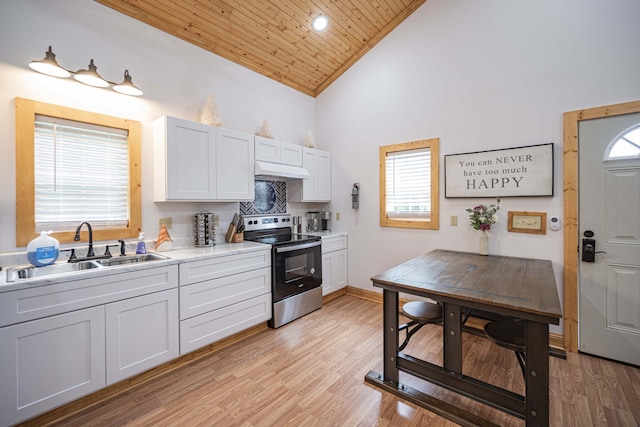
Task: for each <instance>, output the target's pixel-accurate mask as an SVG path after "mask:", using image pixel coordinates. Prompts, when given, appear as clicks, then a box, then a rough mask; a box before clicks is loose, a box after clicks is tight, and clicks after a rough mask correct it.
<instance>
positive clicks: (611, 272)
mask: <svg viewBox="0 0 640 427" xmlns="http://www.w3.org/2000/svg"><path fill="white" fill-rule="evenodd" d="M629 132H634V133H633V134H632V138H631V140H630V141H627V140H624V139H623V140H622V141H621V142H620V144H622V145H626V146H627V148H629V149H630V151H629V152H628V154H630V155H628V156H626V157H624V156H623V157H616V156H615V152H613V154H614V156H613V158H612V156H611V155H610V153H609V151H610V150H611V147H612V145H613V142H614V141H618V140H619V137H620V136H621V135H625V134H626V135H629ZM638 134H640V113H637V114H629V115H622V116H615V117H606V118H600V119H594V120H585V121H581V122H580V124H579V132H578V135H579V147H580V150H579V156H580V159H579V182H580V192H579V193H580V196H579V203H580V206H579V217H578V220H579V227H578V229H579V233H580V236H579V242H580V247H579V251H580V257H581V261H580V264H579V318H578V332H579V337H578V349H579V350H580V351H581V352H585V353H590V354H594V355H597V356H602V357H606V358H610V359H614V360H618V361H621V362H626V363H631V364H634V365H639V366H640V156H638V155H637V153H638V150H640V147H638V145H639V144H640V141H639V140H638V139H636V138H638V136H636V135H638ZM629 144H630V145H629ZM634 146H636V148H634ZM618 147H620V146H618ZM584 239H591V240H593V241H594V242H595V245H594V246H595V250H593V248H589V247H588V246H586V245H587V244H592V245H593V241H589V240H587V241H585V240H584ZM591 252H595V253H594V254H593V259H594V260H593V262H589V261H588V258H589V256H590V255H591Z"/></svg>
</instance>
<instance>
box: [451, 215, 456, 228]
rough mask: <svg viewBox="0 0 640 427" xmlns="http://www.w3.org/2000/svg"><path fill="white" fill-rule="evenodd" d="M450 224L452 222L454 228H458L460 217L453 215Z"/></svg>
mask: <svg viewBox="0 0 640 427" xmlns="http://www.w3.org/2000/svg"><path fill="white" fill-rule="evenodd" d="M450 222H451V225H452V226H453V227H457V226H458V215H451V218H450Z"/></svg>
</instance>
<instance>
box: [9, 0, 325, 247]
mask: <svg viewBox="0 0 640 427" xmlns="http://www.w3.org/2000/svg"><path fill="white" fill-rule="evenodd" d="M0 40H2V49H0V76H1V78H0V153H1V154H0V236H1V238H0V252H7V251H14V250H16V249H17V248H16V246H15V191H16V190H15V174H16V170H15V114H14V98H15V97H23V98H30V99H35V100H38V101H42V102H47V103H51V104H57V105H64V106H68V107H72V108H76V109H83V110H89V111H95V112H99V113H102V114H107V115H113V116H118V117H124V118H127V119H132V120H137V121H140V122H142V139H143V141H142V143H143V146H142V199H143V209H142V217H143V230H145V231H146V232H147V236H148V237H149V238H152V239H155V237H156V236H157V232H158V218H160V217H164V216H171V217H172V218H173V229H172V230H170V233H171V235H172V236H174V237H175V236H183V235H185V236H189V235H191V227H192V223H193V222H192V215H193V214H194V213H196V212H198V211H199V210H201V209H207V210H210V211H213V212H215V213H219V214H220V215H221V220H222V221H223V222H224V221H227V222H228V220H229V219H230V218H231V216H232V214H233V212H234V211H237V210H238V204H237V203H225V204H223V203H208V204H207V203H201V204H196V203H153V202H152V165H151V161H150V159H151V157H152V155H151V153H152V145H151V144H152V131H151V122H152V121H153V120H154V119H155V118H157V117H159V116H160V115H162V114H169V115H173V116H177V117H181V118H184V119H189V120H194V121H198V120H199V119H200V113H201V110H202V107H203V106H204V104H205V102H206V99H207V97H208V95H209V94H214V95H215V97H216V102H217V105H218V109H219V113H220V117H221V119H222V121H223V124H224V127H226V128H230V129H236V130H240V131H244V132H248V133H251V134H253V133H255V132H257V131H258V130H259V128H260V125H261V124H262V122H263V120H264V119H265V118H267V119H269V121H270V123H271V126H272V129H273V132H274V136H275V137H276V138H278V139H282V140H285V141H290V142H293V143H297V144H302V142H303V138H304V135H305V132H306V131H307V129H311V130H313V131H315V127H314V103H315V102H314V99H313V98H311V97H309V96H307V95H303V94H301V93H300V92H297V91H295V90H293V89H290V88H288V87H286V86H284V85H281V84H279V83H277V82H275V81H273V80H270V79H268V78H266V77H263V76H261V75H259V74H257V73H254V72H252V71H249V70H248V69H246V68H243V67H241V66H239V65H236V64H233V63H231V62H230V61H227V60H225V59H223V58H221V57H219V56H216V55H213V54H211V53H209V52H206V51H205V50H203V49H200V48H197V47H195V46H193V45H190V44H188V43H186V42H183V41H181V40H179V39H177V38H175V37H173V36H170V35H167V34H165V33H162V32H160V31H158V30H156V29H154V28H152V27H149V26H147V25H145V24H142V23H140V22H138V21H135V20H133V19H131V18H129V17H127V16H125V15H122V14H120V13H118V12H115V11H113V10H111V9H109V8H107V7H105V6H102V5H100V4H98V3H96V2H93V1H87V0H56V1H44V0H20V1H2V2H0ZM49 45H51V46H52V47H53V51H54V53H55V54H56V56H57V58H56V59H57V60H58V62H59V63H60V64H61V65H62V66H63V67H66V68H69V69H72V70H77V69H84V68H86V67H87V65H88V63H89V60H90V59H91V58H93V59H94V61H95V64H96V66H97V67H98V72H99V73H101V74H102V76H103V77H104V78H106V79H107V80H111V81H116V82H120V81H122V78H123V75H124V70H125V69H128V70H129V72H130V73H131V76H132V78H133V82H134V83H135V84H136V85H137V86H138V87H140V88H141V89H142V90H143V91H144V95H143V96H142V97H139V98H136V97H129V96H125V95H121V94H118V93H116V92H113V91H110V90H104V89H96V88H92V87H89V86H84V85H82V84H79V83H77V82H75V81H73V80H61V79H56V78H53V77H49V76H45V75H41V74H38V73H36V72H34V71H32V70H31V69H30V68H28V64H29V62H31V61H32V60H34V59H42V58H44V53H45V51H46V50H47V48H48V46H49ZM220 229H223V230H222V232H224V231H226V225H225V224H221V227H220ZM218 231H220V230H218Z"/></svg>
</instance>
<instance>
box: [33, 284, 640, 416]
mask: <svg viewBox="0 0 640 427" xmlns="http://www.w3.org/2000/svg"><path fill="white" fill-rule="evenodd" d="M441 332H442V329H441V328H440V327H439V326H435V325H430V326H426V327H424V328H423V329H422V330H421V331H420V332H418V333H417V334H416V335H415V336H414V337H413V338H412V341H411V342H410V344H409V346H408V347H407V348H406V349H405V352H407V353H409V354H412V355H415V356H418V357H421V358H423V359H425V360H429V361H432V362H433V363H441V359H442V348H441V347H442V344H441V335H440V334H441ZM463 345H464V355H465V359H464V362H463V366H464V373H465V374H467V375H473V376H475V377H478V378H480V379H482V380H484V381H488V382H491V383H494V384H496V385H499V386H502V387H507V388H509V389H511V390H513V391H515V392H518V393H522V392H523V390H524V383H523V380H522V373H521V371H520V368H519V366H518V364H517V361H516V358H515V355H514V354H513V353H512V352H510V351H508V350H505V349H503V348H500V347H497V346H495V345H493V344H491V343H490V342H489V341H488V340H486V339H484V338H482V337H479V336H475V335H471V334H465V337H464V341H463ZM567 356H568V358H567V360H562V359H558V358H555V357H552V358H550V371H551V377H550V385H551V392H550V402H551V403H550V413H551V417H550V419H551V425H552V426H563V427H571V426H576V427H584V426H624V427H628V426H637V425H640V369H638V368H633V367H629V366H625V365H621V364H617V363H613V362H610V361H606V360H602V359H598V358H594V357H590V356H586V355H581V354H576V353H569V354H568V355H567ZM369 370H375V371H378V372H382V305H381V304H379V303H375V302H371V301H366V300H363V299H360V298H356V297H353V296H348V295H345V296H342V297H339V298H337V299H334V300H332V301H330V302H328V303H327V304H326V305H325V306H324V307H323V308H322V310H319V311H316V312H314V313H311V314H309V315H307V316H305V317H303V318H301V319H298V320H296V321H295V322H293V323H290V324H288V325H286V326H283V327H281V328H279V329H276V330H272V329H269V330H266V331H264V332H261V333H259V334H257V335H254V336H252V337H250V338H248V339H246V340H245V341H242V342H240V343H236V344H234V345H232V346H230V347H227V348H225V349H222V350H220V351H218V352H216V353H214V354H212V355H210V356H208V357H205V358H203V359H200V360H197V361H194V362H193V363H191V364H189V365H187V366H184V367H182V368H180V369H178V370H176V371H174V372H172V373H170V374H167V375H165V376H163V377H160V378H157V379H155V380H153V381H151V382H150V383H147V384H145V385H142V386H139V387H137V388H135V389H133V390H130V391H128V392H126V393H124V394H122V395H120V396H117V397H115V398H112V399H110V400H108V401H106V402H104V403H102V404H100V405H97V407H95V408H89V409H87V410H85V411H83V412H81V413H78V414H74V415H72V416H70V417H68V418H67V419H65V420H62V421H59V422H56V423H54V424H50V425H55V426H181V427H182V426H240V427H250V426H362V427H369V426H431V427H440V426H455V425H456V424H454V423H452V422H450V421H448V420H445V419H443V418H441V417H439V416H437V415H435V414H433V413H430V412H428V411H426V410H424V409H422V408H420V407H417V406H415V405H413V404H410V403H408V402H405V401H403V400H401V399H399V398H397V397H395V396H393V395H391V394H389V393H385V392H383V391H381V390H379V389H377V388H374V387H372V386H370V385H368V384H365V382H364V376H365V375H366V374H367V372H369ZM400 380H401V381H402V382H405V383H407V384H408V385H411V386H412V387H414V388H416V389H419V390H421V391H423V392H428V393H430V394H433V395H435V396H436V397H439V398H442V399H445V400H447V401H448V402H450V403H452V404H454V405H456V406H459V407H462V408H464V409H466V410H468V411H472V412H474V413H476V414H478V415H480V416H482V417H484V418H487V419H488V420H490V421H492V422H493V423H496V424H498V425H501V426H523V425H524V421H522V420H519V419H517V418H514V417H511V416H509V415H506V414H504V413H502V412H500V411H497V410H494V409H491V408H489V407H487V406H485V405H482V404H479V403H477V402H475V401H472V400H469V399H467V398H464V397H461V396H458V395H457V394H455V393H451V392H448V391H446V390H444V389H441V388H439V387H437V386H433V385H430V384H429V383H425V382H422V381H420V380H414V379H411V378H407V376H406V375H403V374H402V373H401V377H400ZM28 424H29V423H26V424H25V425H28Z"/></svg>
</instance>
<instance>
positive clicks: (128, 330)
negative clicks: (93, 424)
mask: <svg viewBox="0 0 640 427" xmlns="http://www.w3.org/2000/svg"><path fill="white" fill-rule="evenodd" d="M0 310H2V314H1V315H0V427H6V426H10V425H12V424H15V423H18V422H20V421H24V420H26V419H28V418H32V417H34V416H36V415H39V414H41V413H43V412H46V411H48V410H51V409H53V408H55V407H57V406H60V405H63V404H65V403H68V402H71V401H72V400H75V399H77V398H79V397H82V396H84V395H87V394H90V393H92V392H94V391H97V390H100V389H101V388H104V387H105V386H106V385H108V384H112V383H114V382H116V381H120V380H122V379H124V378H127V377H130V376H132V375H135V374H137V373H140V372H143V371H146V370H147V369H150V368H153V367H154V366H157V365H160V364H162V363H164V362H166V361H169V360H171V359H174V358H176V357H178V266H177V265H171V266H160V267H156V268H150V269H140V270H136V271H131V272H125V273H116V272H114V273H113V274H110V275H106V276H99V277H91V278H87V279H84V280H75V281H69V282H62V283H55V284H48V285H45V286H34V287H26V288H24V289H20V290H15V291H9V292H3V293H0Z"/></svg>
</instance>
